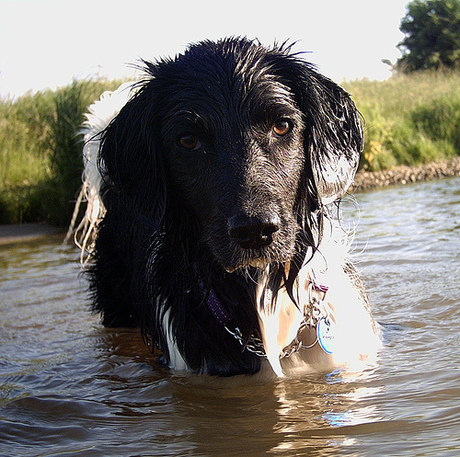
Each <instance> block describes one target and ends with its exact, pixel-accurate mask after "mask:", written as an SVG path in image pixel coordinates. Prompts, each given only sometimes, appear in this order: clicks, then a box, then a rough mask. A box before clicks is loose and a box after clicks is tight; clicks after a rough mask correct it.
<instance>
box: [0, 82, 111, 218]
mask: <svg viewBox="0 0 460 457" xmlns="http://www.w3.org/2000/svg"><path fill="white" fill-rule="evenodd" d="M119 84H120V82H119V81H118V82H117V81H113V82H102V81H99V82H96V81H74V82H72V84H70V85H69V86H66V87H63V88H60V89H58V90H56V91H51V90H47V91H45V92H40V93H37V94H27V95H24V96H22V97H19V98H17V99H16V100H1V101H0V223H17V222H32V221H46V222H49V223H52V224H55V225H66V224H68V222H69V219H70V215H71V214H72V211H73V205H74V201H75V198H76V195H77V194H78V190H79V187H80V184H81V179H80V176H81V171H82V160H81V136H79V134H78V131H79V129H80V127H81V124H82V122H83V120H84V113H85V112H86V110H87V107H88V105H89V104H90V103H92V102H93V101H94V100H95V99H97V98H98V97H99V96H100V94H101V93H102V92H104V91H105V90H113V89H115V88H116V87H118V85H119Z"/></svg>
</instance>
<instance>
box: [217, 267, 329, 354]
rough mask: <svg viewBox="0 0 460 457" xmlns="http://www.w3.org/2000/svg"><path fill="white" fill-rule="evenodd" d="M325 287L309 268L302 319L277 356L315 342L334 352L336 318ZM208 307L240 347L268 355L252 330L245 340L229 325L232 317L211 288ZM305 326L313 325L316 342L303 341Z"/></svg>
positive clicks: (325, 349)
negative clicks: (294, 333) (327, 299)
mask: <svg viewBox="0 0 460 457" xmlns="http://www.w3.org/2000/svg"><path fill="white" fill-rule="evenodd" d="M328 290H329V287H328V286H327V285H326V282H325V281H324V280H323V278H322V277H321V276H320V275H318V274H315V272H314V271H313V270H311V272H310V283H309V285H308V291H307V293H308V301H307V303H305V305H304V309H303V314H304V318H303V320H302V322H301V323H300V326H299V329H298V331H297V335H296V337H295V338H294V340H293V341H292V342H291V343H290V344H288V345H287V346H286V347H284V348H283V350H282V351H281V354H280V358H285V357H290V356H291V355H293V354H294V353H296V352H298V351H300V350H301V349H310V348H312V347H314V346H315V345H316V344H319V345H320V347H321V348H322V349H323V350H324V351H325V352H326V353H328V354H331V353H332V352H333V349H334V343H335V337H334V326H335V319H334V316H333V309H332V308H331V306H330V305H329V304H328V303H327V302H326V301H325V297H326V294H327V291H328ZM208 307H209V310H210V311H211V313H212V315H213V316H214V318H215V319H216V321H217V322H219V324H221V325H222V326H223V327H224V328H225V330H226V331H227V332H228V333H230V335H232V336H233V337H234V338H235V339H236V340H237V341H238V342H239V343H240V345H241V346H242V348H243V350H248V351H249V352H252V353H254V354H256V355H257V356H259V357H264V358H266V357H267V355H266V352H265V348H264V344H263V342H262V340H261V339H260V338H259V337H257V336H255V335H254V333H252V334H251V335H250V336H249V338H246V339H245V338H244V337H243V334H242V332H241V330H240V329H239V327H238V326H235V327H233V326H231V323H232V318H231V316H230V315H229V313H228V311H227V310H226V309H225V308H224V306H223V305H222V303H221V301H220V300H219V298H218V297H217V296H216V294H215V292H214V290H213V289H212V288H211V289H210V290H209V295H208ZM307 328H316V338H315V341H313V342H312V343H310V344H305V342H304V341H303V339H302V333H303V332H304V331H305V330H306V329H307Z"/></svg>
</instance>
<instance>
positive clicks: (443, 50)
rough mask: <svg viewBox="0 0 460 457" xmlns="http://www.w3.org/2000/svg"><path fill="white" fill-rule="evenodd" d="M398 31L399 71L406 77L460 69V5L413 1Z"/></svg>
mask: <svg viewBox="0 0 460 457" xmlns="http://www.w3.org/2000/svg"><path fill="white" fill-rule="evenodd" d="M399 30H401V32H403V33H404V34H405V37H404V39H403V40H402V41H401V43H399V45H398V48H399V49H400V50H401V52H402V57H401V58H400V59H399V60H398V61H397V63H396V68H397V69H398V70H400V71H402V72H404V73H411V72H413V71H420V70H441V69H455V68H457V69H458V67H459V65H460V1H459V0H413V1H411V2H410V3H409V4H408V5H407V14H406V16H405V17H403V19H402V20H401V25H400V27H399Z"/></svg>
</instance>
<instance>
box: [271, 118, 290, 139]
mask: <svg viewBox="0 0 460 457" xmlns="http://www.w3.org/2000/svg"><path fill="white" fill-rule="evenodd" d="M291 128H292V126H291V123H290V122H289V121H287V120H285V119H281V120H279V121H278V122H276V124H275V125H274V126H273V131H274V132H275V133H276V134H277V135H278V136H284V135H287V134H288V133H289V132H290V131H291Z"/></svg>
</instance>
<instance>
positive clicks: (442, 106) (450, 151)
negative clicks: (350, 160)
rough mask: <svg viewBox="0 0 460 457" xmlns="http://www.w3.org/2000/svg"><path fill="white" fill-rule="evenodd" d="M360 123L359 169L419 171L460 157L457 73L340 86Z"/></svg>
mask: <svg viewBox="0 0 460 457" xmlns="http://www.w3.org/2000/svg"><path fill="white" fill-rule="evenodd" d="M344 86H345V88H346V89H347V90H348V91H349V92H350V93H351V94H352V97H353V99H354V100H355V103H356V105H357V106H358V108H359V110H360V111H361V113H362V114H363V117H364V120H365V133H364V135H365V149H364V153H363V158H362V163H361V167H362V168H363V169H366V170H369V171H378V170H384V169H387V168H391V167H393V166H396V165H418V164H424V163H429V162H434V161H440V160H444V159H447V158H450V157H453V156H455V155H457V154H459V152H460V72H458V71H457V72H424V73H412V74H410V75H396V76H393V77H392V78H390V79H388V80H386V81H368V80H359V81H352V82H348V83H346V84H344Z"/></svg>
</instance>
